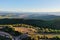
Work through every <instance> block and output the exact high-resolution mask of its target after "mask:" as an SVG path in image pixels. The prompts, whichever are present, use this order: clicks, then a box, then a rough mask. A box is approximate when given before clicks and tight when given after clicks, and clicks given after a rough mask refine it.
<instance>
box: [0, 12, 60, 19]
mask: <svg viewBox="0 0 60 40" xmlns="http://www.w3.org/2000/svg"><path fill="white" fill-rule="evenodd" d="M4 18H19V19H20V18H21V19H42V20H53V19H60V16H57V15H51V14H47V13H46V14H44V13H43V12H41V13H32V12H31V13H17V12H0V19H4Z"/></svg>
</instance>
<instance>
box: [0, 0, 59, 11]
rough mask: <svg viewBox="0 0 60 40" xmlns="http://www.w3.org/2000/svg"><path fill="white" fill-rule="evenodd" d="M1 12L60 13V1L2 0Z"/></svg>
mask: <svg viewBox="0 0 60 40" xmlns="http://www.w3.org/2000/svg"><path fill="white" fill-rule="evenodd" d="M0 11H17V12H60V0H0Z"/></svg>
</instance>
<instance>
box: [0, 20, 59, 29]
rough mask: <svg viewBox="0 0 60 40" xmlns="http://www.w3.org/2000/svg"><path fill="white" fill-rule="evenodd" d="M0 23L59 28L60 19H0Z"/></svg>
mask: <svg viewBox="0 0 60 40" xmlns="http://www.w3.org/2000/svg"><path fill="white" fill-rule="evenodd" d="M0 24H28V25H32V26H34V27H40V28H52V29H60V19H56V20H49V21H47V20H35V19H0Z"/></svg>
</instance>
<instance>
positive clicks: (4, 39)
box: [0, 36, 12, 40]
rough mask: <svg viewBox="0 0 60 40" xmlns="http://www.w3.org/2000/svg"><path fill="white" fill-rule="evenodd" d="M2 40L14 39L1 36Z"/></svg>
mask: <svg viewBox="0 0 60 40" xmlns="http://www.w3.org/2000/svg"><path fill="white" fill-rule="evenodd" d="M0 40H12V39H10V38H6V37H3V36H0Z"/></svg>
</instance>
